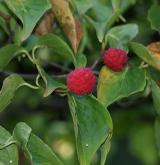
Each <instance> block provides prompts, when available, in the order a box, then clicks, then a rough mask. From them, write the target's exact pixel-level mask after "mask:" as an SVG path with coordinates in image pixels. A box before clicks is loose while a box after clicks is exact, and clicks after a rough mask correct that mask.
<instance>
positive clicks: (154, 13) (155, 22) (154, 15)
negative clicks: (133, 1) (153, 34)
mask: <svg viewBox="0 0 160 165" xmlns="http://www.w3.org/2000/svg"><path fill="white" fill-rule="evenodd" d="M159 11H160V6H159V5H157V4H156V5H153V6H152V7H151V8H150V9H149V11H148V19H149V21H150V23H151V27H152V29H154V30H157V31H160V21H159V17H160V12H159Z"/></svg>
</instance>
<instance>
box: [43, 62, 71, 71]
mask: <svg viewBox="0 0 160 165" xmlns="http://www.w3.org/2000/svg"><path fill="white" fill-rule="evenodd" d="M43 61H44V62H45V63H46V64H48V65H50V66H53V67H56V68H58V69H61V70H62V71H66V72H70V71H71V69H69V68H67V67H65V66H62V65H59V64H57V63H54V62H49V61H46V60H43Z"/></svg>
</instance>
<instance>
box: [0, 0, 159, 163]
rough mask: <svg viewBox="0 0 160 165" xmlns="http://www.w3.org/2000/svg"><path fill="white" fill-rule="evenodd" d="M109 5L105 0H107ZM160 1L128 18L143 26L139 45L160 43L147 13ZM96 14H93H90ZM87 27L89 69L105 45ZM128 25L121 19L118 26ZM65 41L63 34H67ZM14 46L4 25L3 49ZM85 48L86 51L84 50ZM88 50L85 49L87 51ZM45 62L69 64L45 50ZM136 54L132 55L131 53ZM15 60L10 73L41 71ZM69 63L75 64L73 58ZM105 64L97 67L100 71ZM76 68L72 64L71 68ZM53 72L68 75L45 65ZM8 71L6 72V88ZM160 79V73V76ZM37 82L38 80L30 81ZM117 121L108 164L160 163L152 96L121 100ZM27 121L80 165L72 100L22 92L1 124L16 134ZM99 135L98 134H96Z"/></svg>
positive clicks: (134, 9) (137, 5)
mask: <svg viewBox="0 0 160 165" xmlns="http://www.w3.org/2000/svg"><path fill="white" fill-rule="evenodd" d="M104 2H105V1H104ZM153 2H154V1H151V0H137V1H136V0H132V3H133V5H131V6H129V7H128V8H127V9H126V11H125V13H124V15H123V16H124V17H125V18H126V20H127V22H128V23H137V24H138V26H139V34H138V36H137V37H136V39H135V40H136V41H138V42H140V43H143V44H144V45H148V44H149V43H151V42H154V41H157V40H159V37H160V35H159V33H157V32H156V31H153V30H152V29H151V26H150V23H149V21H148V20H147V12H148V9H149V8H150V6H151V5H152V4H153ZM88 12H89V14H90V15H92V14H93V11H88ZM84 24H85V35H84V38H83V41H82V44H81V47H82V49H84V53H85V55H86V57H87V60H88V66H90V65H91V64H92V63H93V61H94V60H95V59H96V58H97V57H98V56H99V55H100V53H99V52H100V44H99V43H98V40H97V38H96V34H95V31H94V29H93V28H92V27H91V26H89V24H87V23H86V22H84ZM118 24H122V22H121V21H119V22H117V23H115V25H118ZM57 26H58V25H57V24H56V25H54V33H57V34H59V35H61V34H60V33H61V32H60V30H59V28H57ZM62 37H63V35H62ZM33 41H34V36H32V37H30V39H29V40H28V43H27V44H32V42H33ZM7 42H8V36H7V34H6V33H5V32H4V31H3V29H2V28H1V27H0V46H3V45H5V44H6V43H7ZM84 45H85V47H84ZM83 47H84V48H83ZM39 53H40V54H41V56H42V58H44V59H45V60H48V61H54V62H57V63H59V64H64V60H63V59H61V57H56V56H50V55H49V54H51V53H52V50H41V52H39ZM131 56H132V55H131ZM19 60H20V62H19V61H18V60H17V59H14V60H13V61H12V62H11V63H10V65H9V66H8V67H7V68H6V70H9V71H13V72H17V73H27V74H30V73H32V74H33V73H36V69H35V67H34V66H33V65H32V64H31V63H30V62H29V61H28V60H27V59H25V58H24V59H23V60H22V59H19ZM65 65H66V66H67V65H69V62H67V60H66V61H65ZM101 66H102V63H100V64H99V66H98V67H97V68H96V69H97V70H99V69H100V67H101ZM69 67H70V68H72V67H73V66H72V65H69ZM45 69H46V71H48V72H49V73H50V74H63V72H61V71H60V70H58V69H55V68H54V67H52V66H50V65H45ZM4 78H5V75H4V73H0V83H1V85H2V82H3V79H4ZM156 78H157V79H158V78H159V74H157V75H156ZM28 81H31V82H32V80H28ZM109 111H110V113H111V116H112V118H113V123H114V134H113V139H112V147H111V151H110V153H109V156H108V159H107V162H106V164H110V165H158V164H160V161H159V159H158V152H157V148H156V144H155V135H154V122H155V118H156V114H155V111H154V108H153V103H152V99H151V96H150V95H149V96H147V97H138V96H134V97H131V98H128V99H125V100H121V101H119V102H117V103H115V104H113V105H112V106H110V107H109ZM20 121H24V122H26V123H27V124H28V125H29V126H31V128H32V129H33V132H34V133H35V134H37V135H38V136H39V137H41V138H42V139H43V140H44V141H45V142H46V143H47V144H48V145H49V146H50V147H51V148H52V149H53V150H54V151H55V153H57V154H58V155H59V156H60V158H61V159H62V160H63V161H64V162H65V164H66V165H78V161H77V156H76V149H75V141H74V130H73V124H72V119H71V115H70V111H69V108H68V104H67V99H66V97H60V96H58V95H56V94H53V95H51V96H49V97H47V98H42V92H41V91H33V90H31V89H28V88H25V87H23V88H22V89H20V90H18V91H17V93H16V97H15V98H14V100H13V103H12V104H11V105H10V106H9V107H8V108H7V110H6V111H4V112H3V113H0V124H1V125H2V126H4V127H5V128H6V129H8V130H10V131H11V132H12V130H13V128H14V126H15V125H16V123H17V122H20ZM95 133H96V130H95ZM28 164H29V163H28V162H27V161H26V160H25V158H24V155H23V153H22V152H20V165H28ZM96 164H99V153H97V154H96V155H95V157H94V160H93V165H96Z"/></svg>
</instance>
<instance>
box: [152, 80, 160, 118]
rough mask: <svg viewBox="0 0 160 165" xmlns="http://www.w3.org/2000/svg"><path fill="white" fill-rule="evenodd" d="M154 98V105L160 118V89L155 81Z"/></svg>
mask: <svg viewBox="0 0 160 165" xmlns="http://www.w3.org/2000/svg"><path fill="white" fill-rule="evenodd" d="M151 87H152V88H151V89H152V98H153V103H154V108H155V110H156V111H157V114H158V115H159V116H160V88H159V86H158V85H157V84H156V82H155V81H153V80H152V86H151Z"/></svg>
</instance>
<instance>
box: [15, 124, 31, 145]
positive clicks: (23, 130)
mask: <svg viewBox="0 0 160 165" xmlns="http://www.w3.org/2000/svg"><path fill="white" fill-rule="evenodd" d="M31 132H32V129H31V128H30V127H29V126H28V125H26V124H25V123H22V122H21V123H18V124H17V125H16V126H15V128H14V130H13V139H15V140H16V141H17V142H18V143H19V144H20V145H22V146H24V147H26V146H27V143H28V139H29V137H30V135H31Z"/></svg>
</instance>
